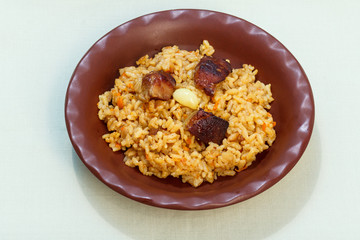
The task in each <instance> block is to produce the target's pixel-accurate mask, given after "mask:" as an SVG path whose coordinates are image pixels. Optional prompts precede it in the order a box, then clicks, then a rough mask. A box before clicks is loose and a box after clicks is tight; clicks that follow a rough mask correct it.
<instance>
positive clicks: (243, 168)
mask: <svg viewBox="0 0 360 240" xmlns="http://www.w3.org/2000/svg"><path fill="white" fill-rule="evenodd" d="M246 168H247V166H246V165H245V166H243V167H242V168H241V169H238V168H235V171H236V172H241V171H242V170H245V169H246Z"/></svg>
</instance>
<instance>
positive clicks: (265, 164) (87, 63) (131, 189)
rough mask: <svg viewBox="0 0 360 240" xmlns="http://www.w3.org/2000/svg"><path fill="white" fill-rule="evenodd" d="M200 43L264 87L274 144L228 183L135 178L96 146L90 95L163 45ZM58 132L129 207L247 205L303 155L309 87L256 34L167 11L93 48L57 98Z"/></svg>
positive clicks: (229, 20) (99, 126)
mask: <svg viewBox="0 0 360 240" xmlns="http://www.w3.org/2000/svg"><path fill="white" fill-rule="evenodd" d="M204 39H207V40H209V42H210V43H211V44H212V45H213V46H214V47H215V49H216V53H215V55H217V56H220V57H223V58H228V59H230V60H231V63H232V66H233V67H234V68H238V67H241V65H242V64H243V63H248V64H252V65H254V66H255V67H256V68H257V69H258V70H259V74H258V79H259V80H261V81H262V82H264V83H271V84H272V91H273V96H274V98H275V101H274V102H273V104H272V108H271V111H270V112H271V113H272V114H273V116H274V119H275V121H276V122H277V125H276V128H275V129H276V132H277V139H276V141H275V143H274V144H273V146H272V147H271V148H270V149H269V150H268V151H266V152H264V153H262V154H260V155H258V157H257V160H256V161H255V163H254V164H253V165H252V166H251V167H250V168H248V169H246V170H245V171H242V172H240V173H239V174H237V175H236V176H234V177H221V178H219V179H218V180H217V181H215V182H214V183H213V184H209V183H205V184H203V185H201V186H200V187H198V188H193V187H191V186H190V185H189V184H184V183H182V182H181V180H179V179H177V178H166V179H158V178H156V177H147V176H143V175H142V174H141V173H140V172H139V171H138V169H135V168H130V167H127V166H125V164H124V163H123V161H122V159H123V154H122V153H114V152H112V150H111V149H110V148H109V147H108V146H107V144H106V143H105V142H104V141H103V140H102V138H101V136H102V135H103V134H104V133H106V132H107V130H106V127H105V124H104V123H103V122H102V121H100V120H99V119H98V117H97V112H98V110H97V106H96V103H97V102H98V96H99V95H100V94H102V93H103V92H104V91H106V90H109V89H111V87H112V86H113V85H114V79H115V78H116V77H118V69H119V68H121V67H125V66H130V65H135V61H136V60H137V59H138V58H139V57H141V56H143V55H145V54H150V55H152V54H154V53H155V52H157V51H159V50H160V49H161V48H162V47H164V46H167V45H174V44H176V45H178V46H180V47H181V48H185V49H187V50H194V49H197V48H198V47H199V45H200V43H201V42H202V40H204ZM65 118H66V126H67V130H68V133H69V136H70V139H71V142H72V144H73V146H74V149H75V151H76V152H77V154H78V155H79V157H80V159H81V160H82V161H83V162H84V164H85V165H86V166H87V167H88V168H89V170H90V171H91V172H92V173H93V174H94V175H95V176H96V177H97V178H99V179H100V180H101V181H102V182H104V183H105V184H106V185H107V186H109V187H110V188H112V189H113V190H115V191H117V192H118V193H120V194H122V195H124V196H127V197H129V198H131V199H134V200H136V201H139V202H142V203H145V204H149V205H153V206H158V207H163V208H172V209H211V208H218V207H223V206H227V205H230V204H234V203H238V202H241V201H244V200H246V199H249V198H251V197H253V196H255V195H257V194H259V193H261V192H263V191H265V190H266V189H268V188H269V187H271V186H272V185H274V184H275V183H277V182H278V181H279V180H280V179H281V178H283V177H284V176H285V175H286V174H287V173H288V172H289V171H290V170H291V169H292V168H293V167H294V165H295V164H296V163H297V162H298V160H299V159H300V157H301V155H302V153H303V152H304V150H305V148H306V146H307V144H308V142H309V139H310V136H311V132H312V128H313V124H314V100H313V95H312V91H311V87H310V84H309V81H308V79H307V77H306V75H305V73H304V71H303V69H302V67H301V66H300V64H299V63H298V61H297V60H296V59H295V58H294V56H293V55H292V54H291V53H290V52H289V51H288V50H287V49H286V48H285V47H284V46H283V45H282V44H281V43H280V42H279V41H278V40H276V39H275V38H274V37H272V36H271V35H270V34H268V33H267V32H265V31H264V30H262V29H260V28H259V27H257V26H255V25H253V24H251V23H249V22H247V21H245V20H243V19H240V18H237V17H234V16H230V15H227V14H224V13H219V12H213V11H207V10H171V11H164V12H157V13H152V14H149V15H145V16H142V17H139V18H136V19H134V20H131V21H129V22H127V23H124V24H122V25H120V26H119V27H116V28H115V29H113V30H112V31H111V32H109V33H108V34H106V35H105V36H104V37H102V38H101V39H100V40H99V41H97V42H96V43H95V44H94V45H93V46H92V47H91V48H90V50H89V51H88V52H87V53H86V54H85V56H84V57H83V58H82V59H81V61H80V62H79V64H78V66H77V67H76V69H75V71H74V73H73V75H72V77H71V80H70V83H69V86H68V90H67V94H66V99H65Z"/></svg>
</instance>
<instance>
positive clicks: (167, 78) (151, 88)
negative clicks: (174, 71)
mask: <svg viewBox="0 0 360 240" xmlns="http://www.w3.org/2000/svg"><path fill="white" fill-rule="evenodd" d="M175 85H176V81H175V79H174V78H173V77H172V76H171V74H169V73H166V72H163V71H156V72H155V71H154V72H150V73H148V74H146V75H145V76H144V77H143V79H142V85H141V88H142V90H143V92H144V93H145V94H146V95H147V99H150V98H155V99H161V100H169V99H170V98H171V96H172V94H173V92H174V91H175Z"/></svg>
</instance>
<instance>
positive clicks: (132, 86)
mask: <svg viewBox="0 0 360 240" xmlns="http://www.w3.org/2000/svg"><path fill="white" fill-rule="evenodd" d="M126 86H127V87H128V88H130V89H133V88H134V85H133V84H132V83H128V84H127V85H126Z"/></svg>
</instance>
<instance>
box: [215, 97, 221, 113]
mask: <svg viewBox="0 0 360 240" xmlns="http://www.w3.org/2000/svg"><path fill="white" fill-rule="evenodd" d="M219 102H220V99H219V100H217V101H216V103H215V105H214V108H213V110H214V111H216V109H217V108H218V106H219Z"/></svg>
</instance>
